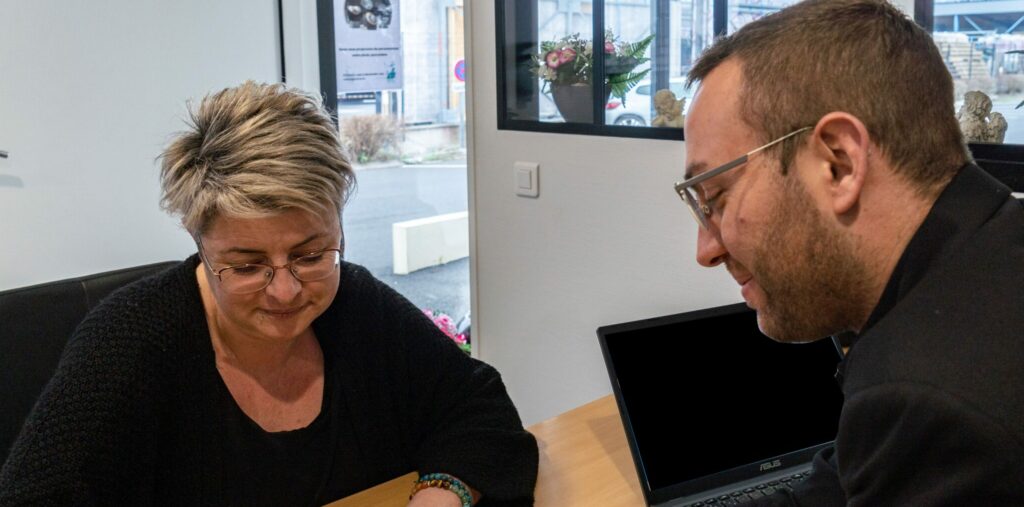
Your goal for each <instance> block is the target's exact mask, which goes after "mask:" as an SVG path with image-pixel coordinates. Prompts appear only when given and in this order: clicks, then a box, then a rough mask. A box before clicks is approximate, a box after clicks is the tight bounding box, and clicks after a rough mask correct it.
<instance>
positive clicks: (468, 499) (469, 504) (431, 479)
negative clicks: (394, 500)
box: [409, 474, 473, 507]
mask: <svg viewBox="0 0 1024 507" xmlns="http://www.w3.org/2000/svg"><path fill="white" fill-rule="evenodd" d="M427 488H441V489H447V490H448V491H451V492H452V493H455V494H456V495H458V496H459V499H460V500H462V507H473V495H472V494H470V492H469V488H468V487H466V485H465V484H463V483H462V481H460V480H458V479H456V478H455V477H453V476H451V475H448V474H424V475H421V476H420V478H419V480H418V481H416V483H415V484H413V486H412V493H410V494H409V499H410V500H412V497H413V496H415V495H416V493H419V492H420V491H422V490H424V489H427Z"/></svg>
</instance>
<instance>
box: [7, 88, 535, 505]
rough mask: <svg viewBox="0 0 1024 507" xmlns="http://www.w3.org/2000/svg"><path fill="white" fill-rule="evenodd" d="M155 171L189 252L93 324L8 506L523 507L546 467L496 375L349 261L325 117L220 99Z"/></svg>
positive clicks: (299, 105) (347, 178)
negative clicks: (401, 505)
mask: <svg viewBox="0 0 1024 507" xmlns="http://www.w3.org/2000/svg"><path fill="white" fill-rule="evenodd" d="M191 120H192V121H191V125H190V127H189V129H188V130H186V131H185V132H183V133H181V134H179V135H178V136H177V137H176V139H175V140H174V141H173V142H172V143H171V144H170V146H169V147H168V148H167V150H166V151H165V153H164V154H163V157H162V158H163V164H162V168H161V172H160V175H161V183H162V186H163V198H162V201H161V204H162V206H163V207H164V208H165V209H166V210H168V211H169V212H170V213H172V214H174V215H177V216H180V217H181V221H182V225H183V226H184V228H185V229H186V230H187V231H188V232H189V234H190V235H191V236H192V238H193V239H194V240H195V243H196V247H197V253H196V254H195V255H192V256H191V257H189V258H188V259H186V260H185V261H183V262H182V263H181V264H179V265H178V266H176V267H172V268H170V269H169V270H168V271H165V272H164V273H161V274H158V275H155V276H153V277H150V278H147V279H143V280H141V281H139V282H137V283H134V284H132V285H130V286H128V287H125V288H124V289H122V290H120V291H118V292H116V293H114V294H113V295H111V296H110V297H109V298H108V299H106V300H105V301H103V302H102V303H100V304H99V306H98V307H97V308H96V309H95V310H94V311H93V312H92V313H90V314H89V316H88V317H86V319H85V321H84V322H83V323H82V324H81V325H80V326H79V328H78V330H77V331H76V332H75V336H74V337H73V338H72V339H71V341H70V342H69V345H68V348H67V350H66V351H65V353H64V357H63V359H62V361H61V363H60V366H59V367H58V369H57V372H56V374H55V375H54V377H53V379H52V380H51V381H50V383H49V385H48V386H47V388H46V390H45V391H44V393H43V394H42V396H41V399H40V401H39V402H38V404H37V406H36V407H35V409H34V410H33V413H32V415H31V416H30V417H29V419H28V421H27V422H26V425H25V427H24V429H23V431H22V433H21V435H20V436H19V438H18V440H17V442H16V443H15V445H14V448H13V449H12V451H11V454H10V458H9V460H8V462H7V463H6V464H5V466H4V468H3V470H2V472H0V504H3V505H16V504H24V503H43V504H101V505H120V504H129V503H131V504H155V503H160V504H179V505H200V504H201V505H226V504H232V505H322V504H324V503H328V502H330V501H333V500H336V499H338V498H341V497H344V496H347V495H350V494H352V493H354V492H357V491H360V490H362V489H365V488H368V487H370V486H373V485H375V484H378V483H380V482H383V481H386V480H389V479H392V478H394V477H396V476H399V475H402V474H405V473H407V472H409V471H411V470H416V471H418V472H419V473H420V474H421V478H420V480H419V481H417V483H416V484H415V485H410V486H411V487H412V493H413V494H412V495H411V496H410V498H411V499H410V503H409V505H417V506H425V505H432V506H445V505H450V506H453V507H456V506H460V505H461V506H468V505H473V504H474V503H475V502H477V501H478V500H481V499H483V501H482V503H481V505H484V504H486V503H490V502H494V503H496V504H500V505H530V504H531V503H532V494H533V486H534V482H535V481H536V475H537V446H536V442H535V440H534V439H533V437H532V436H531V435H530V434H529V433H527V432H526V431H525V430H523V427H522V423H521V421H520V419H519V416H518V414H517V413H516V410H515V407H514V406H513V405H512V402H511V401H510V400H509V398H508V394H507V393H506V391H505V387H504V385H503V384H502V382H501V378H500V376H499V375H498V373H497V372H496V371H495V370H494V369H493V368H491V367H490V366H488V365H486V364H484V363H482V362H479V361H477V360H475V359H472V358H470V357H468V356H467V355H466V354H464V353H463V352H462V351H461V350H460V349H459V348H458V347H457V346H456V345H455V344H453V343H452V342H451V341H450V340H449V339H448V338H447V337H446V336H445V335H444V334H443V333H442V332H441V331H439V330H438V329H437V328H436V327H435V326H434V324H433V323H432V322H431V321H430V320H429V319H428V318H426V317H425V316H424V315H423V313H422V312H421V311H420V310H418V309H417V308H416V307H414V306H413V305H412V304H411V303H410V302H409V301H407V300H406V299H405V298H403V297H402V296H400V295H399V294H397V293H396V292H394V291H393V290H392V289H390V288H389V287H387V286H386V285H384V284H383V283H381V282H380V281H378V280H376V279H375V278H373V276H372V275H370V273H369V272H367V271H366V270H365V269H364V268H362V267H359V266H356V265H353V264H349V263H346V262H344V261H342V255H343V251H344V242H343V240H342V238H343V235H342V228H341V212H342V208H343V207H344V204H345V200H346V198H347V197H348V195H349V193H350V192H351V190H352V188H353V187H354V184H355V178H354V174H353V171H352V168H351V166H350V165H349V163H348V161H347V159H346V158H345V156H344V154H343V151H342V149H341V143H340V140H339V138H338V134H337V129H336V128H335V126H334V124H333V123H332V121H331V119H330V117H329V116H328V115H327V114H326V113H325V112H324V110H323V108H322V106H321V104H320V101H319V99H318V98H317V97H314V96H311V95H309V94H306V93H303V92H300V91H297V90H293V89H288V88H286V87H284V86H283V85H263V84H256V83H253V82H247V83H244V84H242V85H241V86H238V87H235V88H228V89H225V90H223V91H221V92H218V93H216V94H213V95H211V96H208V97H206V98H205V99H204V100H203V101H202V102H201V103H200V104H199V106H198V108H196V109H195V110H194V111H193V112H192V118H191Z"/></svg>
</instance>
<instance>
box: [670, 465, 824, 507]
mask: <svg viewBox="0 0 1024 507" xmlns="http://www.w3.org/2000/svg"><path fill="white" fill-rule="evenodd" d="M808 474H809V472H804V473H799V474H793V475H791V476H789V477H783V478H781V479H776V480H772V481H768V482H765V483H763V484H758V485H757V486H752V487H749V488H744V489H742V490H738V491H733V492H732V493H729V494H724V495H721V496H719V497H717V498H709V499H707V500H701V501H699V502H694V503H689V504H686V505H685V506H684V507H724V506H727V505H743V504H745V503H748V502H752V501H754V500H757V499H758V498H762V497H765V496H768V495H771V494H773V493H775V492H776V491H789V490H791V489H793V487H794V486H796V485H797V484H799V483H800V481H802V480H804V477H807V475H808Z"/></svg>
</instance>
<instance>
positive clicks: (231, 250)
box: [224, 232, 325, 254]
mask: <svg viewBox="0 0 1024 507" xmlns="http://www.w3.org/2000/svg"><path fill="white" fill-rule="evenodd" d="M323 236H325V234H324V233H322V232H318V233H316V234H313V235H311V236H309V237H308V238H306V239H304V240H302V241H300V242H298V243H296V244H294V245H292V247H291V249H292V250H294V249H296V248H299V247H301V246H303V245H306V244H308V243H309V242H311V241H313V240H315V239H317V238H321V237H323ZM224 253H240V254H263V253H266V252H264V251H263V250H254V249H251V248H238V247H234V248H228V249H227V250H225V251H224Z"/></svg>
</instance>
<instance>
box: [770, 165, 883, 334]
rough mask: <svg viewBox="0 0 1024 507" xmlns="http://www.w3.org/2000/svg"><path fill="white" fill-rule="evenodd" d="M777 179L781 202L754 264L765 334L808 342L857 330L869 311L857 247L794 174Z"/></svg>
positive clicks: (776, 205)
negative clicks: (761, 296)
mask: <svg viewBox="0 0 1024 507" xmlns="http://www.w3.org/2000/svg"><path fill="white" fill-rule="evenodd" d="M775 177H776V178H780V179H781V183H780V184H779V187H780V193H779V199H778V201H776V203H775V205H774V206H773V208H772V211H771V214H770V215H769V221H768V223H769V224H770V225H769V228H768V229H767V231H766V232H765V234H764V237H763V240H762V241H761V242H760V244H759V245H758V246H757V247H756V248H755V251H754V253H755V256H754V261H753V263H752V267H753V268H754V269H753V272H754V276H755V277H757V281H758V284H759V285H760V286H761V288H762V289H763V290H764V293H765V304H764V308H762V309H761V310H760V311H759V312H758V323H759V325H760V327H761V331H762V332H763V333H764V334H766V335H767V336H770V337H771V338H773V339H775V340H776V341H780V342H808V341H814V340H818V339H821V338H825V337H827V336H829V335H832V334H835V333H839V332H842V331H848V330H853V329H856V328H857V327H858V326H859V325H860V324H861V322H860V321H861V320H863V318H864V317H866V316H867V315H868V312H869V311H870V308H869V307H868V305H869V304H870V303H869V301H868V299H869V298H868V297H867V296H868V293H869V288H868V283H867V280H868V270H867V267H866V266H865V264H864V262H863V261H862V260H861V259H860V258H858V257H857V255H856V254H857V245H856V244H855V243H854V241H853V239H852V238H850V237H849V236H846V235H844V234H843V233H842V232H841V231H839V230H837V229H836V228H835V226H834V225H833V224H830V223H829V222H828V221H826V219H825V217H823V216H822V215H821V214H820V213H819V212H818V211H817V210H816V209H815V208H814V206H813V204H812V199H811V196H810V194H809V193H808V192H807V190H806V189H805V188H804V186H803V184H802V183H800V181H799V180H798V179H797V178H796V176H795V175H794V174H789V175H788V176H782V175H776V176H775Z"/></svg>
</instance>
